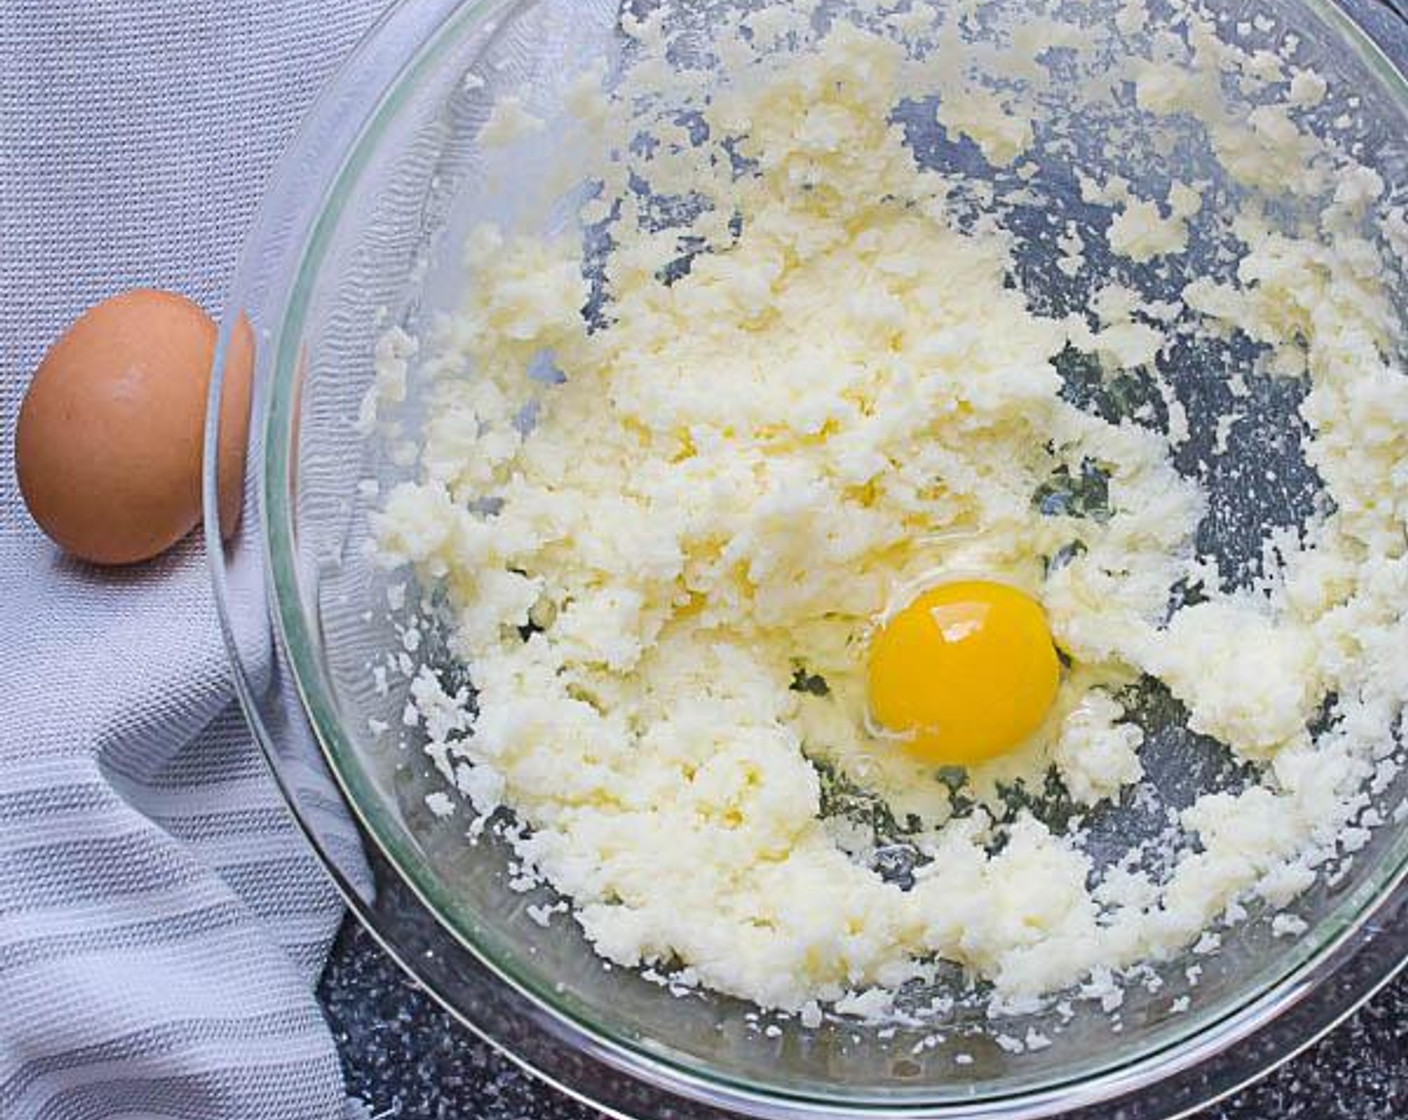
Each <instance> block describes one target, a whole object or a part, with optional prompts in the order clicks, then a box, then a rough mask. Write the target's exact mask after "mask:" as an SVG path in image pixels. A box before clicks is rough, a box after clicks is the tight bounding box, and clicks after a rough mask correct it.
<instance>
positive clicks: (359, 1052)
mask: <svg viewBox="0 0 1408 1120" xmlns="http://www.w3.org/2000/svg"><path fill="white" fill-rule="evenodd" d="M319 996H320V997H321V999H322V1002H323V1006H324V1008H325V1009H326V1011H327V1015H328V1019H329V1021H330V1022H331V1024H332V1028H333V1033H334V1036H335V1037H336V1039H337V1044H338V1047H339V1049H340V1050H341V1053H342V1060H343V1064H344V1066H345V1067H346V1070H347V1086H348V1091H349V1092H350V1093H352V1094H353V1095H354V1096H357V1097H360V1098H361V1099H362V1101H363V1102H364V1103H365V1104H366V1105H367V1108H368V1111H369V1113H370V1115H371V1117H372V1120H594V1118H595V1117H596V1116H597V1113H596V1112H594V1111H593V1110H592V1109H589V1108H585V1107H583V1106H582V1105H579V1104H576V1103H574V1102H572V1101H570V1100H568V1099H567V1098H566V1097H564V1096H563V1095H562V1094H560V1093H558V1092H556V1091H554V1090H553V1089H550V1088H548V1087H547V1086H546V1085H540V1084H538V1083H537V1082H536V1081H534V1080H533V1079H532V1078H531V1077H529V1076H528V1075H527V1074H525V1073H523V1072H522V1071H520V1070H519V1069H518V1068H517V1067H516V1066H514V1065H513V1064H512V1063H511V1062H509V1061H508V1060H506V1059H505V1058H503V1057H500V1056H499V1055H498V1054H497V1053H495V1052H494V1050H493V1049H492V1048H490V1047H489V1046H488V1045H486V1044H485V1043H483V1042H481V1041H479V1040H478V1039H477V1038H475V1037H474V1036H473V1035H472V1034H470V1033H469V1031H467V1030H465V1029H464V1028H463V1027H461V1026H459V1025H458V1024H457V1023H456V1022H455V1020H454V1019H453V1018H452V1017H451V1016H450V1015H449V1013H448V1012H446V1011H444V1010H442V1009H441V1008H440V1006H439V1005H438V1004H436V1003H435V1002H434V1001H433V1000H431V998H430V997H429V996H427V995H426V994H425V993H424V992H422V991H420V990H418V989H417V988H416V987H415V986H414V985H413V984H412V983H411V982H410V981H409V980H408V979H407V978H406V977H405V976H404V975H403V974H402V973H401V971H400V970H399V969H398V968H397V967H396V966H395V965H394V964H393V963H392V962H391V961H390V960H389V959H388V958H387V957H386V955H385V954H384V953H382V951H381V950H380V949H379V948H378V947H377V945H376V944H375V942H373V941H372V939H371V937H370V936H368V935H367V934H366V933H365V932H363V931H362V930H361V929H359V928H357V927H356V926H354V925H353V924H352V923H351V922H349V923H348V924H347V925H345V926H344V928H343V930H342V934H341V936H340V937H339V938H338V941H337V945H336V946H335V947H334V949H333V953H332V957H331V959H330V960H329V962H328V967H327V971H326V973H325V974H324V976H323V982H322V985H321V986H320V988H319ZM1404 1118H1408V976H1405V977H1400V978H1399V980H1398V982H1397V983H1395V984H1393V985H1391V986H1390V987H1389V988H1388V989H1387V990H1386V991H1384V992H1381V993H1380V994H1379V997H1378V998H1377V999H1375V1000H1373V1001H1372V1002H1371V1003H1369V1004H1368V1005H1367V1006H1366V1007H1365V1008H1363V1010H1361V1011H1360V1012H1359V1014H1357V1015H1356V1016H1354V1018H1353V1019H1351V1020H1350V1021H1349V1022H1348V1023H1346V1024H1344V1026H1342V1027H1340V1028H1339V1030H1337V1031H1335V1032H1334V1033H1333V1034H1332V1035H1330V1037H1328V1038H1326V1039H1325V1040H1324V1041H1322V1042H1321V1043H1320V1044H1319V1045H1318V1046H1315V1047H1313V1048H1312V1049H1310V1050H1309V1051H1308V1052H1306V1053H1305V1054H1302V1055H1301V1056H1300V1057H1299V1058H1297V1059H1295V1060H1294V1061H1292V1062H1290V1063H1288V1064H1287V1065H1285V1066H1283V1067H1282V1068H1281V1069H1280V1070H1278V1071H1277V1072H1276V1073H1274V1074H1272V1075H1271V1076H1270V1077H1268V1078H1266V1079H1265V1080H1264V1081H1262V1082H1260V1083H1259V1084H1257V1085H1254V1086H1253V1087H1252V1088H1250V1089H1247V1090H1246V1091H1244V1092H1242V1093H1239V1094H1238V1095H1237V1096H1235V1097H1233V1098H1232V1099H1231V1100H1229V1101H1227V1102H1225V1103H1224V1104H1222V1105H1220V1106H1219V1107H1217V1108H1214V1109H1210V1110H1209V1111H1207V1112H1205V1113H1202V1114H1201V1115H1200V1116H1199V1117H1198V1120H1404Z"/></svg>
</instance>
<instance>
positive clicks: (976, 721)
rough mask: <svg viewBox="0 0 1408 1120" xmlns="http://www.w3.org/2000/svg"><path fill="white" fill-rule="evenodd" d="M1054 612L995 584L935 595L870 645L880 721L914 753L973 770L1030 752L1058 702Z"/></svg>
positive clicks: (873, 702) (956, 586)
mask: <svg viewBox="0 0 1408 1120" xmlns="http://www.w3.org/2000/svg"><path fill="white" fill-rule="evenodd" d="M1060 675H1061V666H1060V662H1059V661H1058V660H1057V657H1056V647H1055V645H1054V644H1053V643H1052V640H1051V631H1050V629H1049V628H1048V626H1047V623H1046V613H1045V612H1044V611H1043V610H1042V609H1041V605H1040V604H1039V603H1037V601H1036V600H1035V599H1033V598H1032V597H1031V596H1030V595H1025V594H1023V593H1022V592H1021V591H1018V590H1017V589H1016V588H1015V587H1009V586H1007V585H1006V584H1003V583H993V582H990V581H987V580H965V581H960V582H954V583H942V584H939V585H937V586H935V587H931V588H930V589H929V590H927V591H925V592H924V593H923V594H921V595H920V596H919V597H918V598H916V599H914V600H913V601H912V602H911V603H909V604H908V605H907V606H906V607H905V608H904V609H903V610H901V611H899V612H898V613H897V614H895V615H894V616H893V617H891V618H890V619H889V620H888V621H887V622H886V623H885V624H884V625H883V626H882V627H881V628H880V629H879V630H878V631H877V632H876V634H875V636H874V638H873V639H872V640H871V644H870V664H869V670H868V674H867V684H868V687H869V698H870V716H871V718H872V720H874V721H875V723H877V724H879V726H880V727H881V728H882V729H883V731H884V732H886V733H887V734H890V735H894V736H896V737H898V738H900V739H902V740H903V741H904V745H905V747H906V749H907V750H909V751H910V752H911V753H913V754H914V755H916V756H918V757H920V758H922V759H924V760H925V761H927V762H933V763H936V764H938V765H942V766H968V765H972V764H974V763H978V762H983V761H984V760H986V759H989V758H994V757H996V756H997V755H1001V754H1005V753H1006V752H1008V751H1010V750H1012V749H1013V748H1014V747H1018V746H1020V745H1021V744H1022V743H1023V742H1024V741H1025V740H1026V739H1028V738H1029V737H1030V736H1031V735H1032V733H1033V732H1035V731H1036V730H1037V728H1038V727H1040V726H1041V724H1042V721H1043V720H1045V718H1046V715H1047V712H1049V711H1050V710H1051V704H1052V701H1053V700H1054V699H1055V698H1056V687H1057V684H1058V683H1059V681H1060Z"/></svg>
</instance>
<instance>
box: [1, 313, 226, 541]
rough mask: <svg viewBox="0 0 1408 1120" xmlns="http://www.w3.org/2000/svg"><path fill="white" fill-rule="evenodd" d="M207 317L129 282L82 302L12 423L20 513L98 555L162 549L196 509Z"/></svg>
mask: <svg viewBox="0 0 1408 1120" xmlns="http://www.w3.org/2000/svg"><path fill="white" fill-rule="evenodd" d="M215 339H216V329H215V324H214V323H213V322H212V321H211V319H210V317H209V316H208V315H206V313H205V312H204V311H202V310H201V309H200V308H199V307H198V306H197V305H196V304H194V303H192V302H191V301H190V300H188V299H186V298H185V297H184V296H179V295H173V294H171V293H169V292H159V291H153V290H150V289H138V290H135V291H131V292H126V293H124V294H122V295H118V296H114V297H113V298H112V299H109V300H106V301H105V302H103V303H100V304H98V305H97V306H96V307H94V308H92V309H91V310H90V311H88V312H87V313H85V314H84V315H83V316H82V317H81V318H79V319H78V321H77V322H75V323H74V324H73V326H71V327H70V328H69V329H68V331H67V332H66V333H65V334H64V335H63V336H62V337H61V338H60V339H59V340H58V341H57V342H56V343H55V344H54V345H53V347H52V348H51V349H50V350H49V352H48V354H47V355H45V357H44V360H43V361H42V362H41V363H40V365H39V369H38V371H37V372H36V373H35V375H34V381H33V382H32V383H31V385H30V387H29V392H28V394H27V395H26V397H25V400H24V404H23V405H22V406H21V408H20V415H19V421H18V424H17V426H16V431H15V465H16V473H17V474H18V476H19V483H20V490H21V493H22V494H23V495H24V500H25V504H26V505H27V506H28V507H29V510H30V513H31V514H32V515H33V516H34V519H35V521H36V522H38V524H39V526H40V528H42V529H43V530H44V532H45V533H47V534H48V535H49V536H50V537H51V538H52V539H53V540H54V541H55V542H57V543H58V544H59V545H61V546H62V547H63V548H65V549H67V550H68V551H69V552H71V553H73V554H74V555H75V556H79V557H82V558H83V559H85V560H91V561H93V562H94V563H97V564H126V563H132V562H134V561H138V560H145V559H147V558H149V557H152V556H155V555H156V554H157V553H159V552H162V551H164V550H165V549H167V548H169V547H170V546H171V545H173V544H174V543H175V542H176V541H178V540H180V539H181V538H182V537H183V536H185V535H186V533H188V532H189V531H190V529H191V527H192V526H193V525H195V523H196V522H197V520H199V517H200V508H201V483H200V466H201V450H202V447H201V444H202V435H203V431H204V428H203V420H204V413H205V398H206V391H207V388H208V386H209V380H210V364H211V359H212V357H213V355H214V350H215Z"/></svg>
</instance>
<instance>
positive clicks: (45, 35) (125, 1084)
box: [0, 0, 385, 1120]
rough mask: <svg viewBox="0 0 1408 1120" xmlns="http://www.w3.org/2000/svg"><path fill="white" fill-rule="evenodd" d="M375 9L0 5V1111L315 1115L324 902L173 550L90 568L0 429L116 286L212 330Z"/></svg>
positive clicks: (210, 1)
mask: <svg viewBox="0 0 1408 1120" xmlns="http://www.w3.org/2000/svg"><path fill="white" fill-rule="evenodd" d="M384 3H385V0H190V2H183V3H175V4H173V3H171V2H170V0H4V2H3V4H0V1117H4V1118H5V1120H41V1118H42V1120H102V1118H106V1117H123V1118H127V1120H131V1118H135V1117H143V1118H146V1117H179V1118H181V1120H329V1118H333V1117H341V1116H342V1115H343V1114H344V1108H345V1105H344V1101H343V1089H342V1078H341V1073H340V1071H339V1068H338V1062H337V1055H336V1052H335V1049H334V1046H333V1043H332V1039H331V1036H330V1034H329V1032H328V1030H327V1027H326V1025H325V1023H324V1021H323V1018H322V1016H321V1013H320V1011H319V1008H318V1006H317V1003H316V1001H315V999H314V998H313V995H312V985H313V983H314V981H315V979H316V977H317V974H318V971H319V969H320V967H321V964H322V960H323V956H324V954H325V952H326V949H327V946H328V944H329V941H330V939H331V937H332V935H333V933H334V931H335V929H336V926H337V923H338V921H339V919H340V916H341V907H340V905H339V903H338V900H337V898H336V897H335V895H334V893H333V891H332V889H331V887H330V886H329V885H327V883H326V882H325V880H324V878H323V877H322V874H321V873H320V871H319V869H318V868H317V866H316V864H315V862H314V860H313V857H312V856H311V854H310V853H309V852H308V851H307V850H306V848H305V846H304V844H303V843H302V841H301V838H300V836H299V834H298V833H297V831H296V828H295V826H294V824H293V822H292V820H291V818H290V817H289V816H288V814H287V812H286V810H285V809H284V807H283V804H282V802H281V800H280V798H279V796H278V793H277V792H276V790H275V788H274V786H273V782H272V780H271V779H270V778H269V776H268V774H267V773H266V771H265V769H264V766H263V762H262V760H261V759H260V758H259V757H258V755H257V752H256V750H255V748H254V745H253V744H252V743H251V741H250V738H249V735H248V732H247V731H246V729H245V727H244V724H243V721H242V719H241V717H240V714H239V711H238V709H237V707H236V706H235V705H234V704H233V702H232V696H233V694H232V691H231V688H230V685H229V683H228V678H227V669H226V662H225V654H224V649H223V646H222V643H221V638H220V633H219V629H218V626H217V623H216V616H215V610H214V605H213V602H212V596H211V591H210V582H209V577H208V575H207V573H206V570H205V565H204V559H203V555H202V546H201V544H200V541H199V539H198V535H197V537H196V538H195V539H192V540H188V541H186V542H185V543H184V544H183V545H181V546H179V547H178V548H177V549H175V550H174V551H173V552H172V553H170V554H168V555H167V556H165V557H163V558H162V559H160V560H158V561H156V562H153V563H151V564H149V565H144V566H140V567H136V568H132V569H130V570H120V571H99V570H97V569H93V568H89V567H87V566H85V565H82V564H79V563H76V562H73V561H71V560H69V559H67V558H65V557H64V556H63V555H62V554H61V553H59V551H58V550H57V549H56V548H54V547H53V546H52V545H50V544H49V543H48V541H47V540H45V538H44V537H43V536H42V535H41V534H40V533H39V532H38V530H37V529H36V528H35V527H34V526H33V524H32V523H31V522H30V521H29V518H28V517H27V515H26V514H25V512H24V510H23V507H22V506H21V504H20V498H19V493H18V487H17V484H16V482H15V477H14V470H13V452H14V423H15V417H16V414H17V412H18V410H19V405H20V400H21V398H22V395H23V392H24V387H25V384H26V382H27V380H28V377H29V374H30V373H31V371H32V370H33V369H34V367H35V365H36V364H37V362H38V360H39V358H40V357H41V355H42V354H43V351H44V350H45V348H46V347H47V346H48V345H49V344H50V343H51V342H52V341H53V340H54V338H55V337H57V335H58V334H59V333H60V332H61V331H62V330H63V329H64V327H65V326H66V325H67V324H68V322H70V321H71V320H72V319H73V318H74V317H75V316H76V315H77V314H78V313H79V312H81V311H82V310H83V309H84V308H85V307H87V306H89V305H91V304H92V303H94V302H96V301H98V300H99V299H102V298H103V297H105V296H107V295H110V294H112V293H113V292H116V291H119V290H121V289H124V288H127V287H131V286H134V285H139V284H140V285H150V286H156V287H163V288H170V289H174V290H176V291H180V292H184V293H186V294H187V295H189V296H191V297H192V298H193V299H195V300H197V301H198V302H200V303H201V304H203V305H204V306H205V307H206V308H208V309H209V310H210V311H211V312H212V313H213V314H216V315H217V316H218V314H219V309H220V308H219V304H220V296H221V293H222V292H223V291H224V289H225V286H226V284H227V283H228V281H229V278H230V274H231V272H232V269H233V266H234V262H235V258H236V255H237V253H238V249H239V244H240V240H241V238H242V236H243V233H244V230H245V227H246V225H247V224H248V222H249V220H250V218H251V216H252V214H253V211H254V208H255V206H256V204H257V202H258V198H259V195H260V192H261V190H262V187H263V184H264V181H265V179H266V178H267V175H268V172H269V170H270V168H271V166H272V164H273V162H274V161H275V159H276V158H277V156H278V154H279V152H280V151H281V150H282V148H283V147H284V145H285V144H286V143H287V141H288V140H289V138H290V137H291V135H292V133H293V131H294V129H295V128H296V126H297V122H298V120H299V118H300V116H301V115H302V113H303V112H304V111H305V109H306V108H307V106H308V104H309V102H310V100H311V99H312V97H313V95H314V93H315V92H316V90H317V88H318V86H319V85H320V84H321V83H322V81H323V80H324V79H325V78H326V77H327V76H328V75H329V72H330V71H331V69H332V68H333V67H334V66H335V65H336V64H337V62H338V60H339V59H340V58H342V57H343V56H344V55H345V54H346V52H347V51H348V49H350V47H351V46H352V45H353V44H354V43H355V42H356V40H357V39H358V37H359V36H361V35H362V34H363V33H364V32H365V31H366V29H367V28H368V27H369V26H370V24H371V22H372V21H373V19H374V18H375V17H376V15H377V14H379V12H380V10H381V9H382V7H383V6H384Z"/></svg>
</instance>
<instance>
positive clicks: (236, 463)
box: [219, 312, 254, 540]
mask: <svg viewBox="0 0 1408 1120" xmlns="http://www.w3.org/2000/svg"><path fill="white" fill-rule="evenodd" d="M253 383H254V329H253V328H252V327H251V326H250V325H249V318H248V316H246V315H245V314H244V312H240V317H239V319H238V321H237V322H236V323H235V327H234V330H233V331H232V332H231V334H230V345H229V349H228V350H227V351H226V354H225V373H224V376H223V378H222V379H221V382H220V436H219V442H220V467H219V470H220V474H219V486H220V535H221V536H222V537H224V538H225V539H227V540H228V539H229V538H230V537H232V536H234V535H235V530H237V529H238V528H239V527H240V514H241V512H242V510H243V508H244V457H245V448H246V446H248V440H249V402H250V390H251V387H252V385H253Z"/></svg>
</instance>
